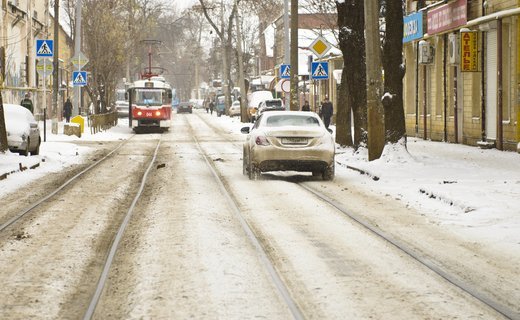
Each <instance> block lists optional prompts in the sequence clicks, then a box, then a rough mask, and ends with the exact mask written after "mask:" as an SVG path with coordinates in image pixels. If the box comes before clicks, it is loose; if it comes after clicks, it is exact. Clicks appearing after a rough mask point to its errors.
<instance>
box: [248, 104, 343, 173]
mask: <svg viewBox="0 0 520 320" xmlns="http://www.w3.org/2000/svg"><path fill="white" fill-rule="evenodd" d="M241 132H242V133H244V134H248V136H247V139H246V141H245V143H244V146H243V158H242V159H243V173H244V175H248V176H249V179H252V180H255V179H258V178H259V177H260V174H261V173H262V172H267V171H300V172H312V175H313V176H321V177H323V179H324V180H332V179H334V155H335V143H334V139H333V137H332V135H331V134H330V133H329V132H328V131H327V129H326V128H325V125H324V124H323V122H322V121H321V119H320V118H319V116H318V115H317V114H315V113H314V112H300V111H278V112H266V113H264V114H263V115H261V116H260V117H259V118H258V120H257V121H256V122H255V124H254V125H253V127H244V128H242V129H241Z"/></svg>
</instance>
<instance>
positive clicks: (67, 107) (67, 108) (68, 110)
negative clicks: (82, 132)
mask: <svg viewBox="0 0 520 320" xmlns="http://www.w3.org/2000/svg"><path fill="white" fill-rule="evenodd" d="M71 115H72V103H71V102H70V98H67V101H65V104H64V105H63V116H64V117H65V120H66V121H67V123H69V122H70V116H71Z"/></svg>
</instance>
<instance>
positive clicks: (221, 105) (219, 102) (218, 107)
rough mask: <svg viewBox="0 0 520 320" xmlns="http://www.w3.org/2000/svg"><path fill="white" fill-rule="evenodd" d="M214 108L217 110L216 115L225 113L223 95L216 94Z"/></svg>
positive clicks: (224, 98)
mask: <svg viewBox="0 0 520 320" xmlns="http://www.w3.org/2000/svg"><path fill="white" fill-rule="evenodd" d="M215 110H216V111H217V117H220V116H221V115H223V114H225V113H226V97H225V96H224V95H220V96H217V103H216V105H215Z"/></svg>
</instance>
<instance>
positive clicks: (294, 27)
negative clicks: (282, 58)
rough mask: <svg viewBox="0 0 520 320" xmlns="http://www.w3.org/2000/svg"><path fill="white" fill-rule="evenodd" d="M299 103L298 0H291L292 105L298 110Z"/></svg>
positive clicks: (292, 107)
mask: <svg viewBox="0 0 520 320" xmlns="http://www.w3.org/2000/svg"><path fill="white" fill-rule="evenodd" d="M298 109H300V108H299V103H298V0H291V106H290V110H293V111H297V110H298Z"/></svg>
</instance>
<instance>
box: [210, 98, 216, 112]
mask: <svg viewBox="0 0 520 320" xmlns="http://www.w3.org/2000/svg"><path fill="white" fill-rule="evenodd" d="M214 108H215V104H214V103H213V101H211V102H210V103H209V111H210V112H211V114H213V109H214Z"/></svg>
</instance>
